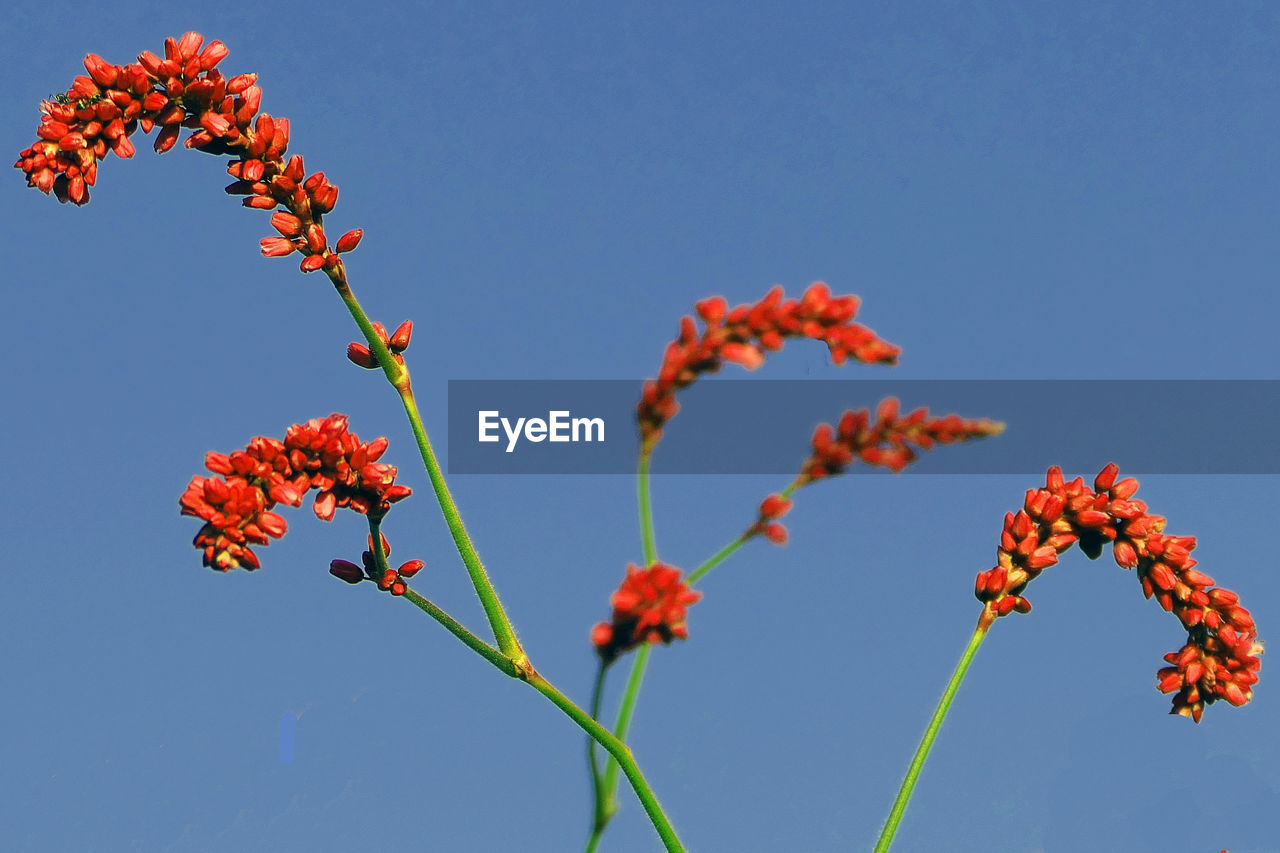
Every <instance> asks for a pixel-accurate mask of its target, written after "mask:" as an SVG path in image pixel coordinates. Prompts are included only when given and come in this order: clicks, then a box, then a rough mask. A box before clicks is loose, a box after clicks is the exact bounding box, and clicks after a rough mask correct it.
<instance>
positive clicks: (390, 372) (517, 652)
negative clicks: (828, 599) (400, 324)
mask: <svg viewBox="0 0 1280 853" xmlns="http://www.w3.org/2000/svg"><path fill="white" fill-rule="evenodd" d="M330 280H331V281H333V284H334V287H335V289H336V290H337V291H338V295H339V296H341V297H342V302H343V304H345V305H346V306H347V310H348V311H349V312H350V313H351V316H352V317H353V318H354V319H355V321H356V325H358V326H359V327H360V331H361V332H363V333H364V336H365V340H366V341H368V343H369V348H370V350H371V351H372V352H373V354H374V356H375V357H376V358H377V359H378V364H380V365H381V366H382V370H383V372H384V373H385V374H386V375H387V379H388V381H390V382H391V384H392V385H393V386H394V387H395V389H396V392H397V393H399V395H400V400H401V402H402V403H403V404H404V410H405V414H406V415H407V416H408V418H409V425H410V427H411V428H412V429H413V437H414V439H415V441H416V442H417V444H418V451H419V453H420V454H421V456H422V463H423V465H424V466H425V467H426V469H427V477H428V478H429V479H430V480H431V488H432V490H433V491H434V492H435V495H436V501H437V503H439V504H440V511H441V513H442V514H443V515H444V520H445V523H446V524H447V525H448V527H449V533H450V534H451V535H452V536H453V543H454V545H455V547H457V549H458V555H459V556H461V557H462V562H463V565H465V566H466V568H467V574H468V576H470V578H471V585H472V586H473V587H474V588H475V591H476V595H477V596H478V597H479V599H480V604H481V606H482V607H484V612H485V616H486V617H487V618H488V620H489V627H490V628H491V629H492V630H493V638H494V640H495V641H496V642H497V644H498V648H499V649H501V650H502V652H503V653H504V654H505V655H507V657H509V658H511V659H512V660H513V661H515V662H516V663H517V665H522V664H524V663H526V662H527V661H528V655H526V654H525V652H524V649H523V648H521V646H520V641H519V640H518V639H517V638H516V632H515V627H514V626H513V625H512V624H511V620H510V619H509V618H508V617H507V613H506V611H505V610H504V609H503V607H502V601H501V600H500V599H499V598H498V592H497V590H495V589H494V587H493V582H492V581H490V580H489V575H488V573H487V572H486V571H485V569H484V564H483V563H482V562H481V561H480V555H479V554H478V553H477V552H476V549H475V546H474V545H472V544H471V537H470V535H468V533H467V528H466V525H465V524H463V522H462V516H461V515H459V513H458V507H457V505H456V504H455V503H454V502H453V496H452V495H451V494H450V493H449V486H448V484H447V483H446V482H445V479H444V472H443V471H442V470H441V469H440V463H439V462H438V461H437V460H436V455H435V451H434V450H433V449H432V448H431V440H430V439H429V438H427V431H426V428H425V427H424V426H423V424H422V415H421V413H420V412H419V411H418V404H417V401H416V400H415V399H414V397H413V386H412V384H411V383H410V381H409V370H408V368H406V367H405V366H404V365H402V364H400V363H399V362H397V361H396V360H395V359H394V358H393V357H392V355H391V351H390V350H388V349H387V346H386V344H384V343H383V342H382V338H381V337H379V336H378V333H377V332H376V331H374V328H373V324H372V323H371V322H370V321H369V318H368V316H367V315H366V314H365V312H364V309H363V308H361V307H360V303H359V301H357V299H356V297H355V294H354V293H352V292H351V286H350V285H349V284H347V280H346V273H345V269H344V268H343V267H341V266H340V267H338V268H337V269H336V270H334V271H333V272H332V273H331V274H330Z"/></svg>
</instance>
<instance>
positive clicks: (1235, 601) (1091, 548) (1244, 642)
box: [974, 463, 1262, 723]
mask: <svg viewBox="0 0 1280 853" xmlns="http://www.w3.org/2000/svg"><path fill="white" fill-rule="evenodd" d="M1118 472H1119V468H1118V467H1117V466H1116V465H1115V464H1114V463H1112V464H1110V465H1107V467H1105V468H1103V469H1102V472H1101V473H1099V474H1098V476H1097V478H1096V479H1095V480H1094V487H1093V489H1089V488H1088V487H1087V486H1086V485H1085V484H1084V480H1083V478H1080V477H1077V478H1076V479H1074V480H1072V481H1071V482H1069V483H1068V482H1065V481H1064V479H1063V476H1062V470H1061V469H1060V468H1058V467H1057V466H1055V467H1053V468H1050V469H1049V474H1048V476H1047V478H1046V480H1045V487H1044V488H1043V489H1032V490H1030V491H1028V492H1027V495H1026V499H1025V501H1024V503H1023V508H1022V509H1021V510H1020V511H1018V512H1017V513H1007V514H1006V515H1005V520H1004V530H1003V532H1002V533H1001V536H1000V548H999V550H998V551H997V555H998V560H997V565H996V567H995V568H993V569H990V570H988V571H985V572H981V573H980V574H979V575H978V577H977V581H976V583H975V588H974V594H975V595H976V596H977V598H978V600H979V601H982V602H984V603H985V605H986V606H985V609H984V610H983V614H982V618H981V619H980V620H979V626H980V627H982V628H984V629H985V628H987V627H990V625H991V623H992V622H993V621H995V619H997V618H999V617H1001V616H1005V615H1007V614H1009V613H1011V612H1013V611H1015V610H1016V611H1018V612H1020V613H1026V612H1027V611H1029V610H1030V609H1031V603H1030V602H1028V601H1027V599H1025V598H1023V597H1022V593H1023V591H1025V590H1026V587H1027V584H1028V583H1030V581H1032V580H1033V579H1034V578H1035V577H1036V576H1037V575H1038V574H1040V572H1041V571H1043V570H1044V569H1045V568H1048V567H1049V566H1051V565H1053V564H1054V563H1056V562H1057V561H1058V555H1059V554H1061V553H1062V552H1063V551H1066V550H1067V549H1068V548H1070V547H1071V546H1072V545H1073V544H1075V543H1077V542H1078V543H1079V544H1080V549H1081V550H1082V551H1084V552H1085V554H1086V555H1088V556H1089V557H1090V558H1091V559H1096V558H1097V557H1098V556H1099V555H1100V554H1101V553H1102V549H1103V546H1104V545H1105V544H1106V543H1107V542H1110V543H1111V544H1112V552H1113V555H1114V557H1115V560H1116V563H1117V564H1118V565H1120V566H1121V567H1122V568H1125V569H1136V572H1137V576H1138V580H1139V581H1140V582H1141V584H1142V591H1143V594H1144V595H1145V596H1146V597H1147V598H1152V597H1154V598H1155V599H1156V601H1158V602H1159V603H1160V606H1161V607H1163V608H1164V609H1165V610H1167V611H1169V612H1171V613H1173V614H1174V615H1175V616H1177V617H1178V619H1179V621H1181V622H1182V625H1183V627H1184V628H1186V630H1187V642H1186V644H1185V645H1183V647H1182V649H1181V650H1179V651H1177V652H1170V653H1169V654H1167V655H1165V656H1164V659H1165V661H1166V662H1167V663H1169V664H1172V666H1167V667H1165V668H1163V669H1161V670H1160V671H1159V673H1157V678H1158V679H1159V682H1158V687H1159V689H1160V691H1161V692H1164V693H1174V694H1175V695H1174V697H1173V710H1172V711H1171V712H1170V713H1173V714H1180V715H1182V716H1184V717H1190V718H1191V719H1193V720H1195V721H1196V722H1197V723H1198V722H1200V717H1201V715H1202V714H1203V713H1204V708H1205V706H1206V705H1210V704H1212V703H1213V702H1216V701H1217V700H1218V699H1225V700H1227V701H1228V702H1229V703H1231V704H1232V705H1243V704H1245V703H1246V702H1248V701H1249V700H1250V699H1251V698H1253V690H1252V688H1253V685H1254V684H1255V683H1257V681H1258V671H1259V669H1260V667H1261V661H1260V660H1259V655H1261V654H1262V644H1261V643H1259V642H1258V640H1257V626H1256V625H1255V624H1254V622H1253V617H1252V616H1251V615H1250V613H1249V611H1248V610H1246V609H1244V608H1243V607H1241V606H1240V605H1239V596H1237V595H1236V594H1235V593H1234V592H1232V591H1230V590H1228V589H1222V588H1214V587H1213V584H1214V580H1213V578H1211V577H1209V576H1208V575H1206V574H1204V573H1202V572H1199V571H1197V570H1196V569H1195V566H1196V561H1195V560H1193V559H1191V556H1190V555H1191V551H1192V550H1193V549H1194V548H1195V547H1196V540H1195V538H1194V537H1191V536H1167V535H1165V533H1164V529H1165V523H1166V522H1165V519H1164V518H1163V517H1162V516H1158V515H1150V514H1148V513H1147V505H1146V503H1144V502H1143V501H1139V500H1132V499H1131V498H1132V497H1133V494H1134V493H1135V492H1136V491H1137V489H1138V481H1137V480H1135V479H1133V478H1129V479H1126V480H1121V481H1119V482H1117V481H1116V475H1117V473H1118Z"/></svg>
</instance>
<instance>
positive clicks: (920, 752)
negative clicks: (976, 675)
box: [874, 622, 989, 853]
mask: <svg viewBox="0 0 1280 853" xmlns="http://www.w3.org/2000/svg"><path fill="white" fill-rule="evenodd" d="M987 627H989V623H988V625H987V626H984V625H983V623H982V622H979V624H978V628H977V630H975V631H974V632H973V636H972V637H970V638H969V645H968V646H967V647H966V648H965V650H964V654H963V655H961V657H960V663H958V664H956V671H955V672H953V673H952V674H951V680H950V681H949V682H947V689H946V690H944V691H943V693H942V699H941V700H940V701H939V702H938V707H937V709H936V710H935V711H934V712H933V718H932V719H931V720H929V727H928V728H927V729H925V731H924V738H923V739H922V740H921V741H920V746H919V747H918V748H917V749H916V754H915V756H914V757H912V759H911V765H910V766H909V767H907V776H906V778H905V779H903V780H902V787H901V788H899V789H898V797H897V799H895V800H894V801H893V808H892V809H890V810H889V818H888V820H886V821H885V824H884V829H883V830H882V831H881V833H880V838H879V840H878V841H876V847H875V851H874V853H888V850H889V845H890V844H892V843H893V836H894V833H896V832H897V831H898V824H899V823H900V822H901V821H902V815H903V814H904V813H905V812H906V810H907V803H909V802H910V801H911V792H912V790H914V789H915V786H916V781H917V780H918V779H919V778H920V771H921V770H923V769H924V762H925V759H927V758H928V757H929V750H930V749H932V748H933V741H934V740H935V739H936V738H937V737H938V731H939V730H940V729H941V728H942V721H943V720H945V719H946V718H947V711H948V710H950V708H951V700H952V699H954V698H955V696H956V691H957V690H959V689H960V682H961V681H963V680H964V675H965V673H966V672H968V670H969V664H970V663H972V662H973V657H974V655H976V654H977V653H978V646H980V645H982V641H983V640H984V639H986V636H987Z"/></svg>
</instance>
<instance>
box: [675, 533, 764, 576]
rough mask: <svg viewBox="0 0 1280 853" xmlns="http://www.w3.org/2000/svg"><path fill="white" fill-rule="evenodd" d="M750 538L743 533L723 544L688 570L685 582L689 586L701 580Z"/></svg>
mask: <svg viewBox="0 0 1280 853" xmlns="http://www.w3.org/2000/svg"><path fill="white" fill-rule="evenodd" d="M750 539H751V536H749V535H747V534H746V533H744V534H742V535H741V536H739V537H738V538H737V539H735V540H733V541H732V542H730V543H729V544H728V545H725V546H724V547H723V548H721V549H720V550H719V551H716V552H715V553H714V554H712V555H711V556H710V557H709V558H708V559H707V560H706V561H705V562H703V564H702V565H701V566H698V568H696V569H694V570H693V571H691V572H689V577H688V578H686V579H685V583H687V584H688V585H689V586H693V585H694V584H695V583H697V582H698V581H700V580H702V578H703V576H704V575H706V573H707V572H709V571H711V570H712V569H714V568H715V567H716V566H718V565H720V564H721V563H723V562H724V561H725V560H727V559H729V557H730V556H731V555H732V554H733V552H734V551H737V550H738V549H739V548H741V547H742V546H743V545H745V544H747V542H748V541H749V540H750Z"/></svg>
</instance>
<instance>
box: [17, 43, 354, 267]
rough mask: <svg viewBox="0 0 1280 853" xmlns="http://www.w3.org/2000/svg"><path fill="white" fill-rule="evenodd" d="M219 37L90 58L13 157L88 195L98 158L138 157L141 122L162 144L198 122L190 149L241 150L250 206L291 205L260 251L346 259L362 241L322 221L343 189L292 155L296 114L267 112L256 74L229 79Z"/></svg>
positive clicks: (72, 194) (75, 198) (50, 183)
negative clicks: (124, 61)
mask: <svg viewBox="0 0 1280 853" xmlns="http://www.w3.org/2000/svg"><path fill="white" fill-rule="evenodd" d="M227 52H228V51H227V47H226V45H224V44H223V43H222V42H220V41H214V42H210V43H209V44H207V45H206V44H205V43H204V37H203V36H201V35H200V34H199V33H186V34H185V35H183V36H182V38H181V39H172V38H169V39H165V43H164V58H163V59H162V58H160V57H159V56H156V55H155V54H154V53H152V52H150V51H144V52H143V53H141V54H139V56H138V62H137V63H136V64H131V65H112V64H110V63H108V62H107V61H106V60H104V59H103V58H102V57H100V56H96V55H94V54H89V55H88V56H87V57H85V61H84V65H85V69H86V70H87V71H88V72H89V75H88V76H83V75H82V76H79V77H77V78H76V79H75V82H74V83H72V85H71V88H69V89H68V90H67V91H66V93H64V94H62V95H58V96H57V97H55V98H53V99H52V100H48V101H44V102H43V103H41V105H40V109H41V111H42V113H43V115H42V116H41V119H40V127H39V128H38V129H37V130H36V135H37V136H38V137H39V139H38V140H37V141H36V142H35V143H34V144H33V145H32V146H31V147H29V148H27V149H25V150H23V152H22V153H21V155H19V157H18V161H17V162H16V163H14V167H15V168H18V169H21V170H22V171H23V173H24V174H25V175H26V177H27V185H28V186H32V187H35V188H36V189H38V190H40V191H41V192H43V193H45V194H48V193H49V192H50V191H52V192H53V193H54V195H55V196H57V198H58V200H59V201H62V202H67V201H71V202H75V203H76V204H86V203H87V202H88V201H89V187H91V186H93V185H94V184H95V183H96V182H97V178H98V163H99V162H100V161H102V160H104V159H105V158H106V156H107V154H108V153H110V152H114V153H115V154H116V155H117V156H120V157H132V156H133V153H134V146H133V143H132V142H131V141H130V140H129V137H130V136H131V135H132V134H133V133H134V131H136V130H138V129H139V128H141V129H142V132H143V133H150V132H151V131H152V129H154V128H159V132H158V133H157V134H156V140H155V145H154V147H155V149H156V151H157V152H160V153H163V152H165V151H168V150H169V149H170V148H172V147H173V146H174V145H175V144H176V143H177V141H178V134H179V132H180V131H181V129H182V128H183V127H188V128H198V129H196V130H195V132H194V133H192V135H191V136H190V137H189V138H188V139H187V141H186V143H185V145H186V147H187V148H194V149H198V150H200V151H204V152H205V153H207V154H217V155H222V154H225V155H228V156H231V157H235V158H237V159H236V160H235V162H233V163H231V164H230V165H229V166H228V167H227V171H228V172H229V173H230V174H231V176H232V177H233V178H235V179H236V180H235V182H234V183H232V184H231V185H230V186H228V187H227V188H226V191H227V192H228V193H230V194H231V195H241V196H245V197H246V198H245V200H244V204H245V206H246V207H253V208H258V209H261V210H275V209H276V208H277V207H282V208H284V209H283V210H281V211H278V212H277V213H276V214H275V215H274V216H273V217H272V225H273V226H275V228H276V230H277V231H279V232H280V234H281V235H283V236H279V237H275V236H273V237H267V238H265V239H263V240H262V253H263V254H264V255H267V256H268V257H281V256H284V255H289V254H292V253H293V252H295V251H296V252H301V253H302V255H303V259H302V262H301V264H300V267H301V269H302V270H303V271H304V272H311V271H314V270H318V269H325V270H328V271H330V272H333V271H335V270H337V269H338V267H339V266H341V260H340V259H339V257H338V254H339V253H340V252H349V251H351V250H352V249H354V248H355V247H356V245H357V244H358V243H359V242H360V237H361V234H362V232H360V231H359V229H357V230H355V231H349V232H347V233H346V234H344V235H343V236H342V237H341V238H340V239H339V240H338V245H337V247H336V248H330V247H329V245H328V241H327V238H326V236H325V232H324V227H323V226H322V225H321V223H320V220H321V217H322V216H323V214H325V213H328V212H329V211H331V210H333V207H334V204H336V202H337V199H338V188H337V187H335V186H334V185H333V184H330V183H329V182H328V180H327V179H326V178H325V176H324V173H323V172H316V173H315V174H313V175H310V176H308V175H307V174H306V171H305V170H304V168H303V163H302V158H301V157H297V156H294V157H290V158H289V159H288V161H286V160H285V152H286V150H287V149H288V147H289V121H288V119H282V118H272V117H271V116H270V115H268V114H266V113H259V112H258V108H259V106H260V105H261V103H262V89H261V88H260V87H259V86H258V85H257V76H258V75H256V74H240V75H238V76H235V77H232V78H230V79H227V78H225V77H223V76H222V73H221V72H220V71H218V70H217V68H216V67H215V66H217V65H218V63H219V62H221V61H222V60H223V59H224V58H225V57H226V56H227Z"/></svg>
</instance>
